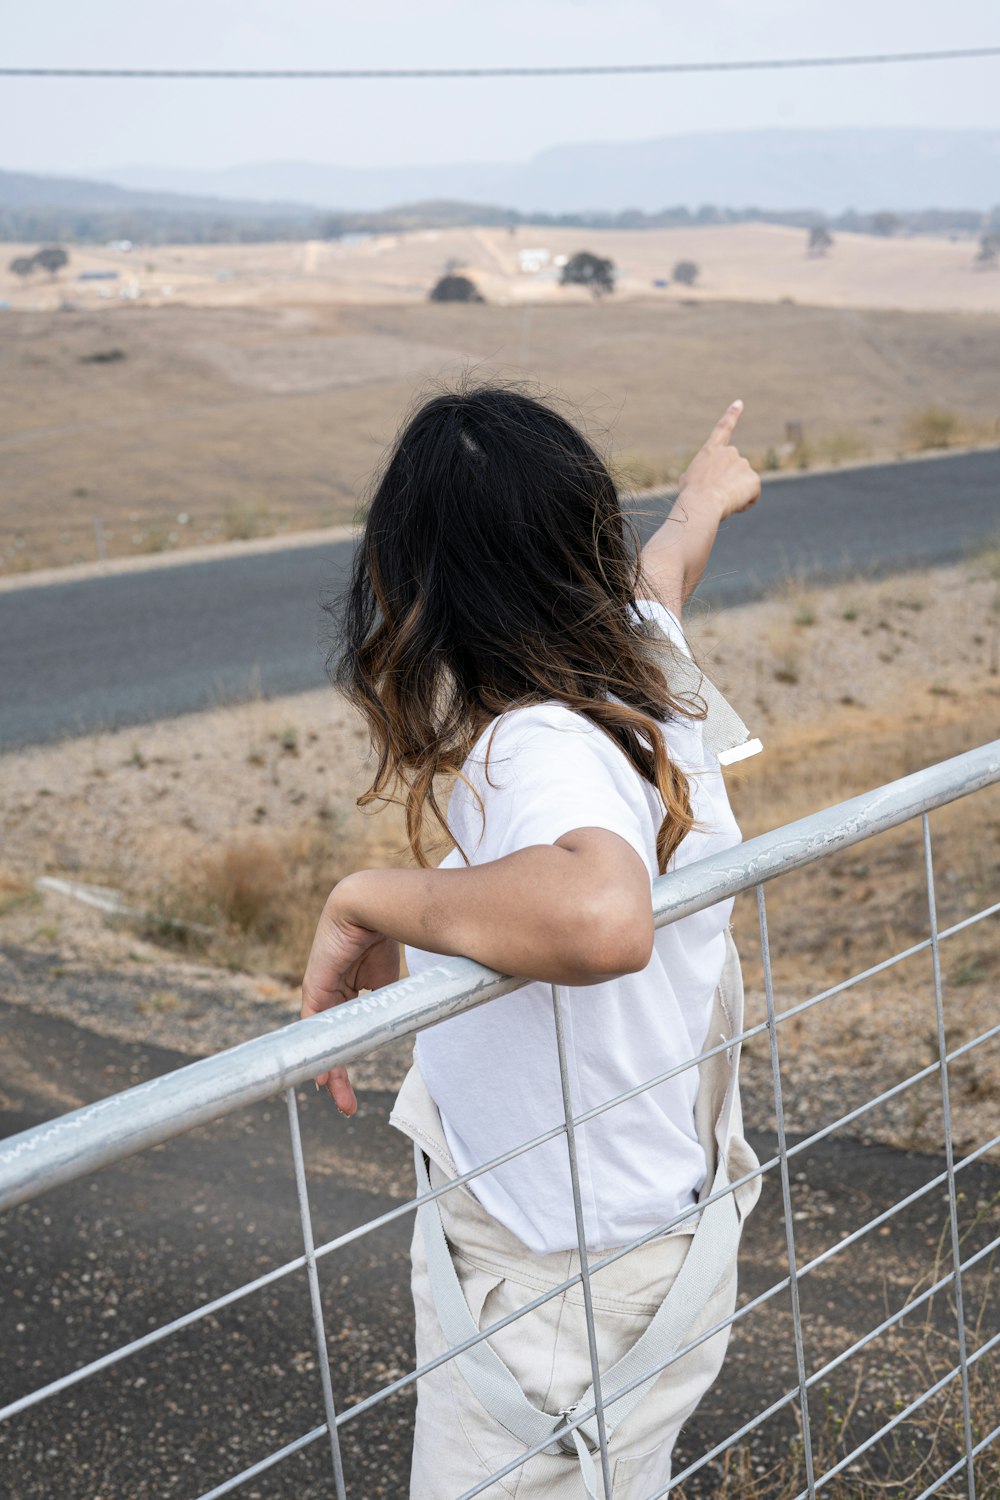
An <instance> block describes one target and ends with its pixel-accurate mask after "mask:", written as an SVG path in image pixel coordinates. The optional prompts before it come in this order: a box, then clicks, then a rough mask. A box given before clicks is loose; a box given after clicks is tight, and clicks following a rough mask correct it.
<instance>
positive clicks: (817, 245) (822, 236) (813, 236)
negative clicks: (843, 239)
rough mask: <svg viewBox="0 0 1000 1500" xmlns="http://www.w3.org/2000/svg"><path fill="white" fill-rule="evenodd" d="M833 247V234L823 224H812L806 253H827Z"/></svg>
mask: <svg viewBox="0 0 1000 1500" xmlns="http://www.w3.org/2000/svg"><path fill="white" fill-rule="evenodd" d="M832 249H833V235H832V234H831V233H830V231H829V229H827V227H826V225H825V224H814V225H813V227H812V228H811V229H810V231H809V246H808V249H807V250H806V254H807V255H827V254H828V253H829V251H830V250H832Z"/></svg>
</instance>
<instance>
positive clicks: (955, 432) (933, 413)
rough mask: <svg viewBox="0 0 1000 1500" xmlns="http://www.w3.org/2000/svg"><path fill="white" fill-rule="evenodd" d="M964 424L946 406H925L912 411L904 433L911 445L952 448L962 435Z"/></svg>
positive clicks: (915, 446)
mask: <svg viewBox="0 0 1000 1500" xmlns="http://www.w3.org/2000/svg"><path fill="white" fill-rule="evenodd" d="M961 432H962V424H961V422H960V420H959V418H958V416H957V414H956V413H955V412H953V411H950V410H949V409H948V408H947V407H945V406H924V407H922V408H921V409H920V410H919V411H915V412H912V413H911V414H910V416H909V417H907V419H906V422H905V424H904V428H903V433H904V437H905V438H906V441H907V442H908V443H909V444H910V445H911V447H914V448H919V449H924V448H950V447H951V446H952V444H953V443H956V442H957V441H958V439H959V437H960V436H961Z"/></svg>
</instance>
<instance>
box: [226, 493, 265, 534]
mask: <svg viewBox="0 0 1000 1500" xmlns="http://www.w3.org/2000/svg"><path fill="white" fill-rule="evenodd" d="M222 531H223V535H224V536H225V538H226V540H227V541H229V542H249V541H251V540H252V539H253V538H254V537H256V536H271V535H272V533H273V531H274V522H273V520H272V518H271V512H270V511H269V510H268V508H267V506H266V505H265V504H264V502H263V501H262V500H231V501H230V503H229V504H228V505H227V506H226V508H225V510H224V511H223V514H222Z"/></svg>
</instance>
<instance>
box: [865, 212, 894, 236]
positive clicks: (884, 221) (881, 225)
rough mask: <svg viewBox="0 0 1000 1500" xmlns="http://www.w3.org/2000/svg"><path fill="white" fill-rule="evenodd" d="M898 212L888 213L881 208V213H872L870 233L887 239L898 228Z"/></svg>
mask: <svg viewBox="0 0 1000 1500" xmlns="http://www.w3.org/2000/svg"><path fill="white" fill-rule="evenodd" d="M899 223H900V220H899V216H898V214H890V213H887V212H885V211H884V210H883V212H882V213H878V214H872V234H880V235H881V236H882V238H883V239H888V238H889V236H890V235H891V234H895V232H896V230H897V229H898V228H899Z"/></svg>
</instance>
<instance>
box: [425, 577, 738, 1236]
mask: <svg viewBox="0 0 1000 1500" xmlns="http://www.w3.org/2000/svg"><path fill="white" fill-rule="evenodd" d="M637 608H638V610H639V612H640V613H641V614H642V615H644V616H646V617H648V618H651V619H653V620H655V621H656V623H657V624H658V625H659V626H660V627H661V629H662V630H663V631H664V632H665V633H666V634H668V635H669V636H670V637H671V639H672V640H673V641H675V642H676V643H677V644H678V645H680V646H681V647H682V648H683V649H684V650H685V651H687V645H686V642H685V640H684V635H683V631H682V630H681V626H680V623H679V621H678V620H677V619H676V618H675V616H673V615H672V614H671V613H670V612H669V611H668V610H666V609H665V608H664V607H663V606H662V605H660V604H657V603H653V602H650V601H645V600H644V601H641V602H640V603H639V604H638V606H637ZM494 725H495V726H496V727H495V733H493V738H492V746H491V748H490V753H489V780H487V779H486V776H485V774H484V762H485V756H486V747H487V743H488V742H489V740H490V735H491V732H493V728H494V726H493V725H491V726H488V727H487V728H486V729H485V730H484V732H483V734H482V735H481V736H480V738H479V739H478V741H477V742H476V744H475V745H474V746H473V749H472V751H471V753H470V755H469V757H468V759H467V760H466V762H465V766H464V775H465V776H466V777H467V778H468V779H469V781H470V782H471V783H472V785H473V786H474V787H475V788H476V790H477V791H478V793H479V796H480V797H481V798H482V803H483V808H484V810H485V826H484V822H483V818H482V816H481V813H480V810H479V808H478V806H477V804H476V802H475V799H474V798H473V797H472V795H471V794H470V792H469V789H468V787H466V786H465V785H464V784H463V783H462V782H461V781H459V782H457V783H456V785H455V788H454V790H453V792H452V794H451V800H450V802H449V806H448V823H449V827H450V829H451V832H452V834H453V836H454V837H455V839H456V841H457V843H458V844H460V845H461V846H462V848H463V849H464V850H465V852H466V854H467V855H468V858H469V861H470V863H471V864H474V865H479V864H485V863H486V862H487V861H489V860H494V859H501V858H502V857H503V856H504V855H507V854H513V853H514V852H515V851H516V850H518V849H525V848H528V847H529V846H531V845H535V844H552V843H554V842H555V841H556V839H558V838H560V837H561V836H562V835H563V834H565V833H569V832H570V831H571V830H572V829H575V828H607V829H610V830H611V831H612V832H613V833H617V834H619V835H620V836H621V837H622V838H623V839H625V840H627V842H628V843H629V844H631V846H632V848H633V849H635V851H636V853H637V854H638V855H639V856H640V858H641V859H642V860H643V861H644V862H645V865H646V867H647V869H648V871H649V875H650V880H651V881H652V879H653V878H654V877H655V876H656V875H657V874H658V873H659V872H658V869H657V860H656V834H657V830H658V829H659V826H660V823H661V820H662V818H663V816H664V807H663V802H662V800H661V798H660V796H659V793H658V792H657V791H656V790H655V788H654V787H652V786H650V784H649V783H648V782H646V781H645V780H644V779H643V778H642V777H641V776H640V775H639V774H638V772H637V771H635V770H634V769H633V767H632V765H631V764H630V762H629V761H628V759H627V758H626V756H625V755H624V754H623V752H622V751H621V750H620V749H619V748H618V747H617V745H615V744H614V743H613V741H612V740H611V739H609V737H608V736H607V735H606V734H604V733H603V732H602V731H601V730H600V729H598V728H597V727H596V726H595V725H593V724H591V722H590V721H589V720H588V719H586V718H584V717H583V716H582V715H581V714H578V713H575V712H573V711H572V710H571V709H569V708H567V707H565V706H564V705H562V704H559V703H555V702H553V703H547V704H541V705H538V706H534V707H526V708H517V709H512V710H511V711H510V712H508V713H507V714H504V715H503V716H502V717H501V718H500V720H499V721H494ZM663 727H664V732H665V736H666V742H667V749H668V752H669V754H670V755H671V757H672V758H673V759H674V760H675V761H676V762H677V764H679V765H680V766H681V767H682V769H683V770H684V771H685V772H686V773H687V775H688V778H689V782H690V787H691V802H692V809H693V812H694V816H695V819H696V820H697V822H698V823H699V824H700V825H701V827H702V829H703V830H704V831H698V830H692V831H691V832H690V833H688V834H687V835H686V837H685V838H684V839H683V840H682V841H681V843H680V844H679V846H678V847H677V849H676V850H675V852H674V855H673V858H672V859H671V862H670V868H671V869H674V868H679V867H680V866H682V865H686V864H690V863H691V862H692V861H693V860H696V859H701V858H703V857H704V856H705V855H707V854H711V853H715V852H716V851H717V850H721V849H726V848H731V847H732V846H733V845H735V844H738V843H739V842H740V838H741V835H740V830H739V828H738V826H737V824H736V820H735V818H734V817H733V814H732V810H731V808H730V806H729V799H728V797H727V795H726V789H725V786H724V784H723V780H722V774H721V772H720V770H719V763H718V760H717V759H716V757H715V756H714V755H712V754H711V752H707V751H706V750H705V748H704V746H703V743H702V725H701V721H699V720H694V719H687V718H678V719H677V720H676V721H669V722H667V723H665V724H664V726H663ZM463 863H464V862H463V860H462V856H461V854H460V853H459V852H458V850H457V849H455V850H453V851H452V852H451V853H450V854H449V855H448V856H447V857H446V858H445V859H444V860H443V861H442V866H441V867H442V868H447V869H455V868H461V867H462V866H463ZM732 905H733V903H732V900H731V899H730V900H726V901H721V902H719V903H718V904H717V905H715V906H712V907H709V908H708V909H707V910H706V911H701V912H696V913H695V914H694V915H693V916H689V917H684V918H682V919H681V920H680V921H678V922H674V923H672V924H671V925H670V926H667V927H662V928H660V929H659V930H658V931H657V932H656V935H655V940H654V947H653V954H652V957H651V958H650V961H649V963H648V964H647V966H646V968H645V969H643V970H642V971H641V972H640V973H637V974H628V975H626V976H624V977H623V978H621V979H614V980H609V981H607V982H606V983H603V984H596V985H588V986H583V987H578V988H567V989H566V990H565V991H564V994H565V1003H564V1007H563V1010H564V1017H565V1029H566V1044H567V1049H568V1060H569V1071H570V1086H571V1094H572V1101H573V1108H574V1112H575V1113H576V1114H580V1113H582V1112H583V1111H585V1110H588V1109H591V1108H593V1107H594V1106H595V1105H598V1104H602V1103H604V1102H605V1101H606V1100H608V1099H610V1098H613V1097H614V1096H615V1095H616V1094H620V1093H623V1092H624V1091H625V1090H626V1089H629V1088H633V1087H634V1086H635V1085H636V1084H637V1083H640V1082H642V1081H643V1080H644V1079H646V1078H649V1077H650V1076H652V1075H654V1074H657V1073H661V1072H665V1071H666V1070H667V1069H668V1068H670V1067H672V1066H673V1065H674V1064H677V1063H682V1062H685V1061H687V1060H688V1059H690V1058H691V1057H693V1056H695V1055H696V1054H697V1053H698V1052H699V1051H701V1050H702V1048H703V1046H704V1044H705V1035H706V1031H707V1029H708V1023H709V1020H710V1016H711V1007H712V999H713V996H714V993H715V988H716V985H717V984H718V981H719V976H720V974H721V972H722V965H723V961H724V958H725V936H724V932H725V927H726V924H727V922H728V921H729V917H730V913H731V911H732ZM406 960H407V964H408V965H409V969H410V972H411V973H412V974H418V973H420V972H421V971H422V970H424V969H426V968H429V967H430V966H431V965H433V964H434V963H436V962H438V961H439V956H438V955H436V954H433V953H426V952H424V951H422V950H420V949H414V948H409V947H408V948H407V949H406ZM416 1060H417V1063H418V1065H419V1067H420V1071H421V1074H422V1075H423V1078H424V1081H425V1083H426V1085H427V1088H428V1090H429V1092H430V1094H431V1096H432V1098H433V1099H434V1101H435V1103H436V1104H437V1106H438V1109H439V1110H440V1113H441V1119H442V1124H443V1126H444V1132H445V1136H446V1138H447V1141H448V1144H449V1146H450V1148H451V1152H452V1155H453V1156H454V1158H455V1161H456V1163H457V1165H458V1169H459V1171H460V1172H467V1171H470V1170H471V1169H473V1168H474V1167H476V1166H479V1165H480V1164H481V1163H482V1162H485V1161H489V1160H491V1159H492V1158H493V1157H495V1156H499V1155H501V1154H502V1153H504V1152H505V1151H508V1150H510V1149H512V1148H513V1147H515V1146H517V1145H519V1144H521V1143H522V1142H524V1141H525V1140H528V1139H529V1138H530V1137H531V1136H533V1135H537V1134H540V1133H541V1132H543V1131H545V1130H547V1129H549V1128H551V1127H552V1126H555V1125H558V1124H559V1123H560V1122H561V1120H562V1118H563V1105H562V1091H561V1085H560V1079H559V1063H558V1055H557V1052H556V1042H555V1030H554V1021H553V1012H552V992H551V987H550V986H549V985H548V984H544V983H539V982H534V983H531V984H528V985H526V986H525V987H524V988H523V989H520V990H517V991H516V992H515V993H513V994H511V995H505V996H503V997H501V998H500V999H498V1000H492V1001H490V1002H489V1003H488V1004H486V1005H482V1006H480V1007H478V1009H476V1010H472V1011H469V1012H467V1013H466V1014H465V1015H461V1016H455V1017H453V1018H451V1019H450V1020H447V1021H442V1022H440V1023H438V1025H436V1026H432V1027H430V1028H428V1029H427V1030H426V1031H423V1032H421V1033H420V1035H419V1036H418V1038H417V1044H416ZM697 1091H698V1070H697V1068H690V1069H688V1070H687V1071H686V1072H684V1073H681V1074H679V1075H678V1076H677V1077H676V1078H673V1079H670V1080H669V1081H667V1082H666V1083H663V1084H660V1085H658V1086H657V1087H656V1088H653V1089H650V1090H647V1091H646V1092H645V1093H642V1094H640V1095H639V1096H638V1097H637V1098H635V1099H633V1100H631V1101H629V1102H628V1103H626V1104H620V1105H616V1106H615V1108H613V1109H611V1110H608V1111H607V1112H606V1113H604V1114H602V1115H598V1116H597V1117H596V1119H594V1120H591V1121H588V1122H587V1123H586V1124H585V1125H584V1126H582V1127H579V1128H578V1130H577V1153H578V1158H579V1166H580V1187H581V1192H582V1197H583V1210H584V1223H585V1227H586V1233H587V1244H588V1247H589V1248H591V1249H607V1248H611V1247H612V1246H616V1245H621V1244H624V1243H625V1242H626V1241H627V1240H630V1239H633V1238H636V1237H637V1236H639V1235H642V1234H645V1233H647V1232H648V1231H650V1230H653V1229H655V1228H656V1226H657V1225H659V1224H662V1223H663V1222H664V1221H665V1220H666V1219H668V1218H670V1217H671V1216H672V1215H674V1214H675V1213H677V1212H679V1211H680V1210H681V1209H683V1208H685V1207H687V1206H688V1205H689V1204H691V1203H692V1202H694V1201H695V1198H696V1195H697V1191H698V1189H699V1187H700V1186H701V1184H702V1182H703V1180H704V1177H705V1172H706V1163H705V1154H704V1152H703V1150H702V1148H701V1145H700V1144H699V1141H698V1135H697V1131H696V1129H695V1122H694V1105H695V1097H696V1094H697ZM470 1187H471V1188H472V1190H473V1192H474V1193H475V1194H476V1196H477V1198H478V1199H479V1200H480V1202H481V1203H482V1204H483V1206H484V1207H485V1208H486V1209H487V1210H488V1212H489V1213H491V1214H492V1215H493V1216H494V1217H495V1218H496V1219H499V1221H500V1222H501V1223H502V1224H504V1225H505V1226H506V1227H507V1228H508V1229H510V1230H511V1231H512V1232H513V1233H514V1234H515V1235H517V1237H518V1238H519V1239H520V1240H522V1241H523V1243H524V1244H525V1245H526V1246H527V1247H528V1249H529V1250H532V1251H535V1252H536V1253H539V1254H542V1253H547V1252H549V1251H553V1250H567V1249H572V1248H575V1246H576V1243H577V1235H576V1220H575V1217H574V1213H573V1200H572V1194H571V1188H570V1180H569V1173H568V1170H567V1154H566V1141H565V1138H564V1137H557V1138H555V1139H553V1140H552V1141H549V1142H547V1143H546V1144H545V1145H542V1146H536V1147H535V1148H534V1149H533V1150H531V1151H528V1152H526V1153H525V1154H523V1155H521V1156H518V1157H515V1158H514V1160H513V1161H510V1162H508V1163H506V1164H505V1165H504V1166H502V1167H498V1168H496V1169H494V1170H493V1171H492V1172H489V1173H485V1174H484V1175H483V1176H481V1177H477V1178H474V1179H473V1181H472V1182H471V1183H470Z"/></svg>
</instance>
